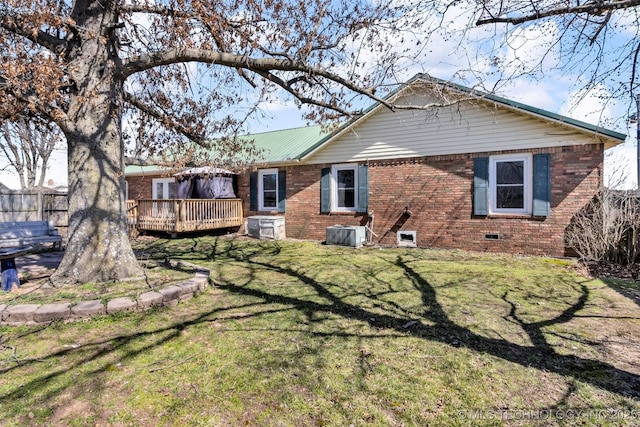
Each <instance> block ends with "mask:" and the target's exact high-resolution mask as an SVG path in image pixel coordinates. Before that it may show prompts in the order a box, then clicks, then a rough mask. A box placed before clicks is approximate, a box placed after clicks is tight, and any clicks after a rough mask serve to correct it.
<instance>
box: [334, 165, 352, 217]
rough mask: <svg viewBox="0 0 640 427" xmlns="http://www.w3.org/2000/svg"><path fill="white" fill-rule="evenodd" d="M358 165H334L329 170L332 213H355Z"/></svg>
mask: <svg viewBox="0 0 640 427" xmlns="http://www.w3.org/2000/svg"><path fill="white" fill-rule="evenodd" d="M357 167H358V165H336V166H333V167H332V168H331V177H332V191H331V199H332V206H333V210H334V211H355V210H356V206H357V205H358V203H357V198H358V193H357V191H356V189H357V188H358V175H357V173H356V169H357Z"/></svg>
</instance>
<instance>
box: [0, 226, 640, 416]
mask: <svg viewBox="0 0 640 427" xmlns="http://www.w3.org/2000/svg"><path fill="white" fill-rule="evenodd" d="M138 249H139V250H142V249H144V253H143V254H142V256H143V257H144V258H145V259H151V260H153V259H157V260H163V259H165V258H166V257H169V258H172V259H177V260H185V261H189V262H193V263H196V264H198V265H202V266H204V267H207V268H209V269H211V274H212V275H211V279H212V281H213V282H214V283H215V287H212V288H210V289H209V290H207V291H206V292H204V293H203V294H201V295H200V296H198V297H196V298H194V299H192V300H189V301H187V302H185V303H181V304H180V305H178V306H177V307H173V308H168V309H157V310H154V311H151V312H146V313H143V314H140V313H133V314H120V315H118V316H104V317H100V318H97V319H94V320H92V321H89V322H83V323H72V324H52V325H50V326H47V327H17V328H16V327H14V328H10V327H0V334H1V338H0V343H1V344H2V347H0V420H2V421H0V424H2V425H9V426H12V425H16V426H17V425H56V424H57V425H71V426H85V425H86V426H93V425H117V426H125V425H132V426H156V425H167V426H170V425H190V426H199V425H202V426H342V425H354V426H400V425H405V426H425V425H430V426H434V425H435V426H438V425H442V426H449V425H454V426H455V425H536V424H537V425H576V424H581V425H593V426H595V425H616V426H617V425H633V424H636V425H637V424H638V423H639V422H640V421H639V419H638V414H639V413H640V404H639V403H638V397H639V395H640V392H639V390H640V381H639V378H640V377H639V375H640V366H639V364H638V362H637V361H638V360H640V327H639V326H640V315H639V314H638V310H639V308H640V307H639V306H638V305H639V303H640V301H639V300H638V299H635V298H634V297H633V295H634V294H633V293H627V292H623V291H625V290H630V291H633V290H634V288H633V283H630V284H629V285H630V286H629V287H627V285H626V284H625V283H624V282H621V281H618V282H616V283H615V287H614V286H610V285H609V284H607V283H604V282H602V281H600V280H594V279H588V278H585V277H583V276H580V275H579V274H577V273H576V272H575V269H574V268H573V265H572V263H571V262H569V261H564V260H555V259H545V258H522V257H510V256H498V255H484V254H475V253H468V252H463V251H434V250H421V249H418V250H416V249H360V250H353V249H350V248H341V247H331V246H323V245H319V244H316V243H312V242H290V241H286V242H271V241H269V242H260V241H255V240H246V239H238V238H236V239H232V238H222V237H198V238H185V239H174V240H157V241H155V242H152V243H147V244H145V246H144V248H142V247H140V248H138ZM571 411H573V412H571ZM580 411H582V412H580ZM569 416H571V418H570V419H567V417H569Z"/></svg>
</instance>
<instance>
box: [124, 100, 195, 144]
mask: <svg viewBox="0 0 640 427" xmlns="http://www.w3.org/2000/svg"><path fill="white" fill-rule="evenodd" d="M124 100H125V101H127V102H128V103H130V104H131V105H133V106H134V107H136V108H137V109H139V110H140V111H142V112H143V113H145V114H148V115H150V116H151V117H153V118H155V119H156V120H158V121H159V122H161V123H162V124H163V125H164V126H166V127H167V128H169V129H173V130H175V131H176V132H178V133H180V134H182V135H184V136H186V137H187V138H189V139H190V140H191V141H193V142H195V143H197V144H199V145H203V143H204V142H206V138H205V136H204V135H200V134H197V133H194V132H193V131H192V130H191V129H189V128H188V127H186V126H183V125H181V124H180V123H179V122H178V121H177V120H175V118H174V117H172V116H170V115H168V114H166V113H165V112H164V111H162V110H160V109H159V108H154V107H153V106H151V105H149V104H147V103H146V102H144V101H143V100H142V99H140V98H138V97H137V96H135V95H133V94H132V93H129V92H125V93H124Z"/></svg>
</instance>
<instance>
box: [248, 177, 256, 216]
mask: <svg viewBox="0 0 640 427" xmlns="http://www.w3.org/2000/svg"><path fill="white" fill-rule="evenodd" d="M249 210H250V211H257V210H258V172H251V173H250V174H249Z"/></svg>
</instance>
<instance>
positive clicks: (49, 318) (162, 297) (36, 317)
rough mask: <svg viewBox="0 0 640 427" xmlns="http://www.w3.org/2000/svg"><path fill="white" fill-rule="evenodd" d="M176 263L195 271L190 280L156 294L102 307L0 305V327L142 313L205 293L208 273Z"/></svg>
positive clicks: (86, 303)
mask: <svg viewBox="0 0 640 427" xmlns="http://www.w3.org/2000/svg"><path fill="white" fill-rule="evenodd" d="M178 264H181V265H185V266H188V267H191V268H193V269H194V270H195V275H194V277H193V278H191V279H189V280H187V281H185V282H181V283H178V284H176V285H169V286H167V287H165V288H162V289H158V290H157V291H150V292H145V293H143V294H140V295H138V296H137V298H135V299H133V298H129V297H120V298H113V299H111V300H109V301H107V303H106V304H103V303H102V301H100V300H90V301H80V302H79V303H77V304H75V305H73V306H72V305H71V304H70V303H53V304H42V305H40V304H16V305H6V304H0V325H7V326H20V325H44V324H48V323H51V322H55V321H64V322H67V321H75V320H82V319H89V318H92V317H94V316H100V315H104V314H112V313H118V312H127V311H145V310H149V309H151V308H153V307H162V306H169V307H173V306H175V305H177V304H178V302H180V301H185V300H188V299H191V298H192V297H193V296H194V295H197V294H198V293H200V292H202V291H204V290H205V289H206V288H207V286H208V284H209V275H210V273H211V272H210V270H209V269H207V268H204V267H200V266H198V265H195V264H191V263H188V262H184V261H180V262H179V263H178Z"/></svg>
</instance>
